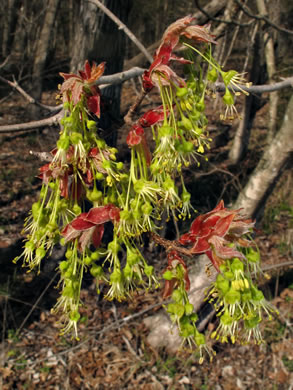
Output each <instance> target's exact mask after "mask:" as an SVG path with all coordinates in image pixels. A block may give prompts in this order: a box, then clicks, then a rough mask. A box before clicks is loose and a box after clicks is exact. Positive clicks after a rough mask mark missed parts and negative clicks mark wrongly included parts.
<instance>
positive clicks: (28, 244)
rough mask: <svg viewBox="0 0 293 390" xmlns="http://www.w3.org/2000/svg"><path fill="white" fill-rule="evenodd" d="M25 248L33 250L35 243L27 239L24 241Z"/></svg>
mask: <svg viewBox="0 0 293 390" xmlns="http://www.w3.org/2000/svg"><path fill="white" fill-rule="evenodd" d="M25 249H28V250H29V251H33V250H34V249H35V244H34V243H33V242H32V241H27V242H26V243H25Z"/></svg>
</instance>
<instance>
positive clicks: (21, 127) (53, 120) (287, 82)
mask: <svg viewBox="0 0 293 390" xmlns="http://www.w3.org/2000/svg"><path fill="white" fill-rule="evenodd" d="M143 72H144V69H142V68H132V69H130V70H128V71H125V72H121V73H116V74H114V75H111V76H103V77H101V78H100V79H99V80H98V83H97V85H101V84H106V83H109V84H112V83H123V82H124V81H126V80H129V79H130V78H132V77H137V76H138V75H141V74H142V73H143ZM110 78H111V79H110ZM288 87H293V77H288V78H285V79H284V80H283V81H280V82H278V83H274V84H268V85H253V86H251V87H246V86H241V88H242V89H243V90H245V91H247V92H249V93H265V92H273V91H278V90H280V89H283V88H288ZM216 89H217V91H219V92H220V91H225V85H224V83H216ZM234 90H235V91H240V89H239V88H237V87H234ZM145 96H146V93H145V92H144V91H142V92H141V95H140V96H139V98H138V99H137V101H136V102H135V103H134V104H133V105H132V106H131V107H130V109H129V111H128V113H127V114H126V116H125V117H124V120H125V123H127V124H131V123H132V116H133V114H134V112H135V110H136V109H137V107H138V106H139V105H140V104H141V102H142V101H143V99H144V97H145ZM61 108H62V105H59V106H57V107H55V109H60V110H61ZM62 115H63V114H62V111H61V112H59V113H57V114H55V115H54V116H52V117H50V118H46V119H41V120H39V121H32V122H28V123H20V124H15V125H3V126H0V133H8V132H18V131H25V130H31V129H38V128H41V127H46V126H57V125H58V123H59V119H61V117H62Z"/></svg>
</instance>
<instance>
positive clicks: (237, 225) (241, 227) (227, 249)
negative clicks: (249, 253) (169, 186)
mask: <svg viewBox="0 0 293 390" xmlns="http://www.w3.org/2000/svg"><path fill="white" fill-rule="evenodd" d="M240 210H241V209H238V210H228V209H226V208H225V207H224V202H223V201H221V202H220V203H219V204H218V205H217V206H216V207H215V208H214V210H212V211H210V212H209V213H207V214H203V215H200V216H198V217H197V218H196V219H195V220H194V221H193V223H192V224H191V227H190V230H189V232H188V233H186V234H183V235H182V236H181V237H180V239H179V242H180V244H182V245H192V244H193V246H192V248H191V249H190V251H191V253H194V254H199V253H206V254H207V256H208V257H209V258H210V260H211V262H212V263H213V265H214V267H215V268H216V269H217V271H219V266H220V265H221V263H222V262H223V260H224V259H231V258H233V257H239V258H244V255H243V254H242V253H241V252H239V251H238V250H237V249H236V247H237V246H248V245H249V241H248V240H244V239H243V238H242V236H243V235H245V234H247V233H248V232H249V231H250V230H251V228H253V226H254V222H252V221H251V219H246V218H245V217H244V216H242V215H241V214H240ZM235 245H236V246H235Z"/></svg>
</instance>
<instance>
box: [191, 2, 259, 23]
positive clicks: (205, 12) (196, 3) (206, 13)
mask: <svg viewBox="0 0 293 390" xmlns="http://www.w3.org/2000/svg"><path fill="white" fill-rule="evenodd" d="M194 4H195V6H196V8H198V9H199V10H200V12H202V13H203V14H204V15H205V16H206V17H207V18H208V19H209V20H212V21H214V22H220V23H224V24H229V25H231V24H232V25H235V26H239V27H249V26H251V23H252V22H251V21H250V22H248V23H239V22H235V21H234V20H226V19H220V18H216V17H214V16H212V15H211V14H210V13H209V12H207V11H206V9H205V8H202V7H201V6H200V5H199V1H198V0H194Z"/></svg>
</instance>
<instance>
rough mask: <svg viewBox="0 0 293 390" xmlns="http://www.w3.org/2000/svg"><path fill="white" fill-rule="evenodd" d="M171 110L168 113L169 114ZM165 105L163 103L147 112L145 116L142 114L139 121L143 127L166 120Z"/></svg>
mask: <svg viewBox="0 0 293 390" xmlns="http://www.w3.org/2000/svg"><path fill="white" fill-rule="evenodd" d="M168 114H169V112H168V113H167V115H168ZM164 117H165V115H164V107H163V105H161V106H159V107H157V108H155V109H153V110H149V111H147V112H145V113H144V114H143V116H141V117H140V118H139V120H138V123H139V124H140V126H142V127H150V126H153V125H155V124H156V123H158V122H162V121H163V120H164Z"/></svg>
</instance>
